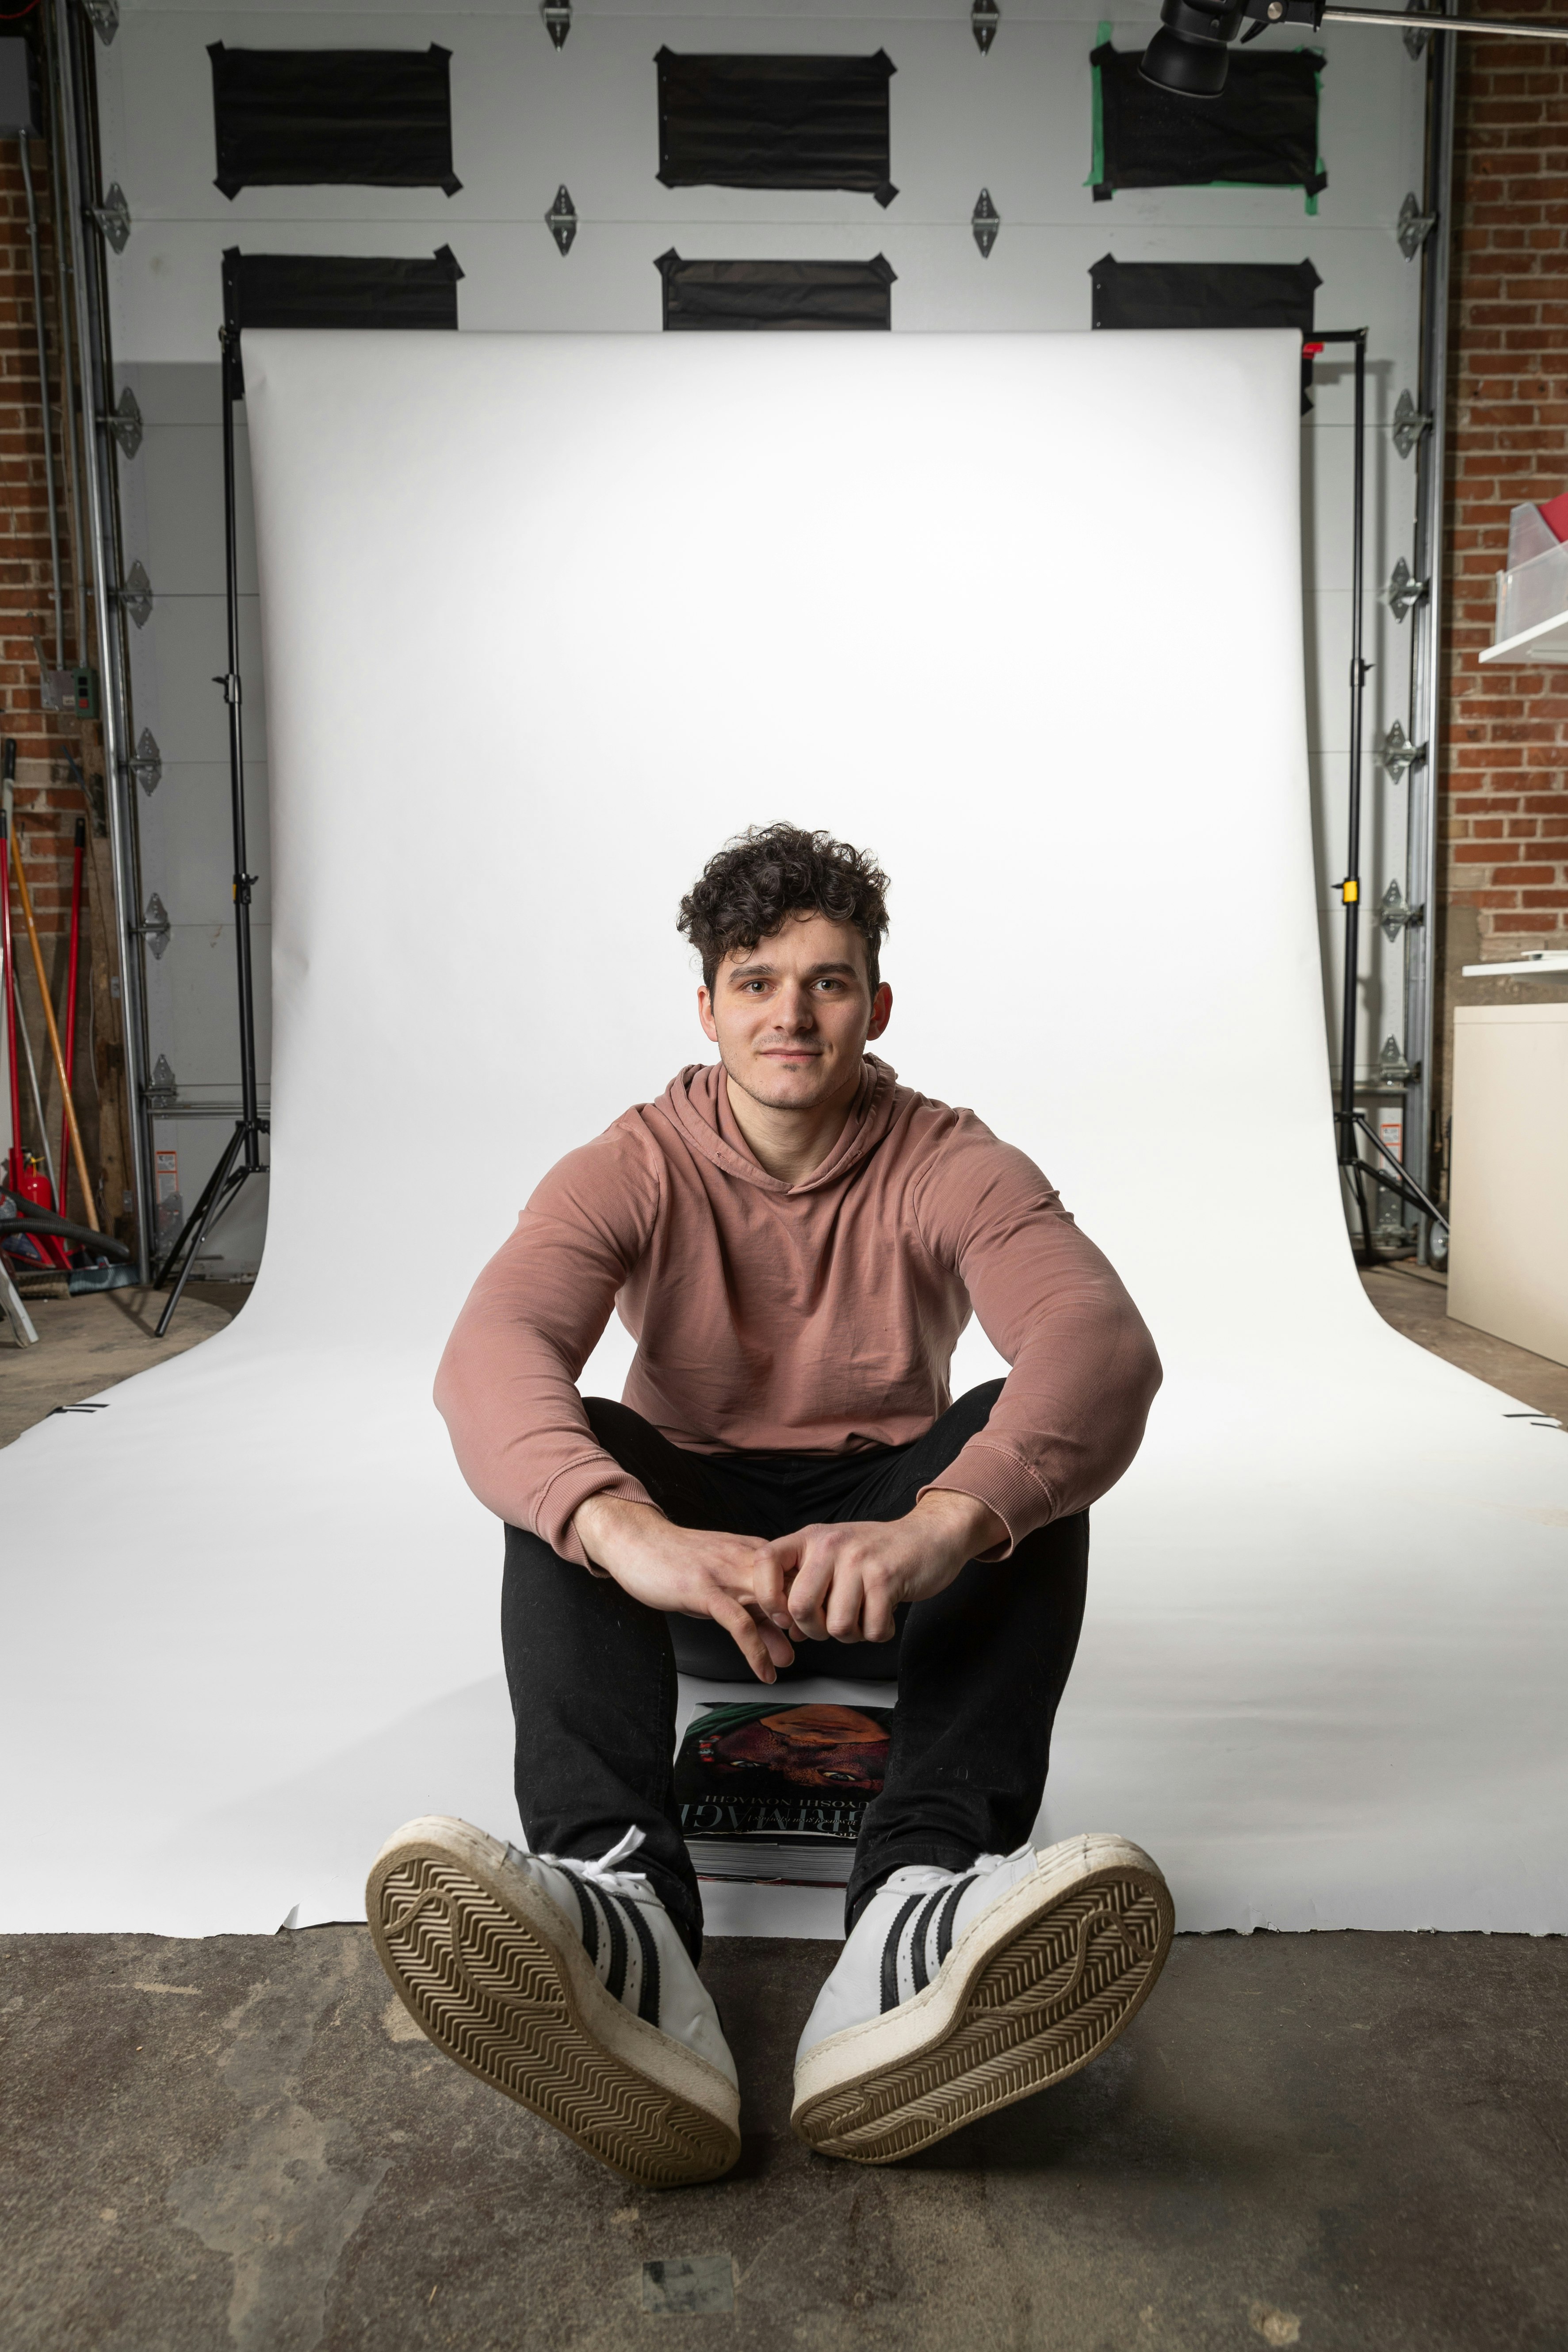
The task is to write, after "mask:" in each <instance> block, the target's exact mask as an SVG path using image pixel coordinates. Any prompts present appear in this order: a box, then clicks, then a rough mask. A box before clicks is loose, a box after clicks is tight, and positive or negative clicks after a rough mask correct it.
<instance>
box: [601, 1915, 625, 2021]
mask: <svg viewBox="0 0 1568 2352" xmlns="http://www.w3.org/2000/svg"><path fill="white" fill-rule="evenodd" d="M599 1900H600V1902H601V1903H602V1904H603V1905H604V1906H605V1920H606V1922H607V1923H608V1926H609V1930H610V1973H609V1975H608V1976H607V1977H606V1978H605V1991H606V1992H607V1993H608V1994H609V1996H610V1999H611V2000H619V1999H620V1997H621V1995H622V1993H623V1992H624V1991H625V1990H626V1929H625V1927H622V1925H621V1920H620V1906H619V1905H618V1904H617V1903H616V1898H615V1896H614V1895H600V1897H599Z"/></svg>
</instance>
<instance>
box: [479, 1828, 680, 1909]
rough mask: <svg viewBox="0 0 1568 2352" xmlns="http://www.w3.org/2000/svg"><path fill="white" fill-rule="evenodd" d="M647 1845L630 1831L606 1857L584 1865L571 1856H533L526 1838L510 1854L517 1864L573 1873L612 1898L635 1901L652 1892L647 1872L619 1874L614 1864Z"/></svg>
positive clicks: (641, 1837) (557, 1854)
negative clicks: (542, 1865) (625, 1897)
mask: <svg viewBox="0 0 1568 2352" xmlns="http://www.w3.org/2000/svg"><path fill="white" fill-rule="evenodd" d="M646 1844H647V1839H646V1837H645V1836H644V1835H643V1832H642V1831H641V1830H639V1829H637V1828H636V1827H633V1828H631V1829H629V1830H627V1832H626V1835H625V1836H624V1837H623V1838H620V1839H618V1840H617V1842H616V1844H614V1845H613V1846H612V1847H611V1848H610V1851H609V1853H602V1854H600V1856H599V1858H598V1860H597V1861H596V1862H583V1861H581V1860H580V1859H579V1858H578V1856H577V1855H576V1854H572V1853H566V1854H563V1853H534V1851H533V1849H532V1847H531V1845H530V1844H529V1843H528V1840H527V1838H526V1837H525V1838H524V1839H523V1841H522V1843H521V1846H516V1845H514V1846H511V1847H510V1848H509V1851H510V1853H511V1854H512V1855H513V1856H514V1858H515V1859H516V1860H517V1861H519V1862H524V1861H531V1862H544V1863H548V1864H549V1865H550V1867H551V1869H552V1870H568V1871H574V1872H575V1874H576V1875H577V1876H578V1877H579V1878H588V1879H591V1880H592V1881H593V1883H594V1885H595V1886H602V1887H604V1888H605V1890H606V1891H607V1892H608V1893H609V1894H611V1895H630V1896H631V1897H632V1898H633V1899H634V1900H635V1899H636V1897H637V1896H638V1895H647V1894H649V1893H650V1892H651V1891H652V1888H651V1882H650V1880H649V1878H648V1876H647V1872H646V1871H641V1870H620V1869H617V1868H616V1864H618V1863H623V1862H625V1861H626V1857H627V1855H628V1854H634V1853H636V1852H637V1848H638V1846H639V1845H646Z"/></svg>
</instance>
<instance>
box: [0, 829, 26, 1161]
mask: <svg viewBox="0 0 1568 2352" xmlns="http://www.w3.org/2000/svg"><path fill="white" fill-rule="evenodd" d="M10 836H11V828H10V826H9V824H7V823H6V820H5V811H4V809H0V891H3V892H4V893H5V896H4V898H0V955H3V956H4V957H5V1074H6V1076H7V1077H8V1079H9V1080H10V1092H11V1150H10V1152H9V1154H8V1155H7V1157H8V1160H9V1163H10V1164H9V1165H8V1166H7V1168H6V1171H5V1178H6V1181H7V1182H8V1183H11V1184H17V1183H19V1182H20V1180H21V1174H22V1075H21V1072H20V1070H19V1069H18V1068H17V1066H16V950H15V946H14V944H13V941H12V938H11V837H10Z"/></svg>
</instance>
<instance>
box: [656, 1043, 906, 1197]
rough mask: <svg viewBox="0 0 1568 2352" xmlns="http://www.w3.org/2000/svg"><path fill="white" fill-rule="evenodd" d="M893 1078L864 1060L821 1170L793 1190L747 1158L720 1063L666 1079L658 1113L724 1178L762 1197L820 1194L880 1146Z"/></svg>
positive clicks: (871, 1058)
mask: <svg viewBox="0 0 1568 2352" xmlns="http://www.w3.org/2000/svg"><path fill="white" fill-rule="evenodd" d="M898 1077H899V1074H898V1072H897V1071H896V1070H895V1069H893V1068H892V1067H891V1066H890V1065H889V1064H888V1063H887V1062H881V1061H879V1060H878V1058H877V1056H876V1055H875V1054H867V1055H864V1056H863V1058H862V1061H861V1066H860V1083H859V1085H858V1087H857V1088H856V1091H855V1098H854V1100H853V1102H851V1104H850V1106H849V1116H848V1117H847V1119H846V1120H845V1122H844V1125H843V1128H842V1129H841V1130H840V1132H839V1136H838V1139H837V1142H836V1143H835V1144H834V1147H833V1149H832V1150H831V1151H830V1152H829V1153H828V1155H827V1157H826V1160H824V1161H823V1162H822V1165H821V1166H820V1167H819V1168H814V1169H813V1170H812V1171H811V1174H810V1175H809V1176H805V1177H803V1178H802V1179H801V1181H800V1182H799V1183H798V1184H786V1183H785V1182H784V1180H783V1178H782V1177H779V1176H770V1175H769V1173H768V1171H767V1170H766V1169H765V1168H764V1167H763V1166H762V1164H761V1163H760V1161H758V1160H755V1159H754V1158H753V1157H752V1150H751V1147H750V1146H749V1144H748V1143H747V1141H746V1139H745V1137H744V1136H743V1135H742V1132H741V1130H740V1128H739V1127H738V1126H737V1125H736V1123H735V1114H734V1112H733V1111H732V1110H731V1108H730V1098H729V1093H728V1090H727V1088H726V1087H725V1084H724V1065H723V1064H722V1062H689V1063H688V1064H687V1066H686V1067H685V1069H683V1070H681V1071H680V1072H679V1074H678V1075H677V1076H675V1077H673V1078H671V1080H670V1082H669V1084H668V1087H666V1088H665V1090H664V1092H663V1094H662V1095H661V1096H660V1097H659V1099H658V1106H657V1108H658V1109H660V1110H662V1111H663V1112H664V1114H665V1116H666V1117H667V1118H668V1119H669V1120H670V1122H671V1124H672V1125H673V1126H674V1127H675V1129H677V1131H678V1132H679V1135H680V1136H681V1137H682V1138H683V1139H684V1140H685V1141H686V1142H687V1143H689V1145H690V1147H691V1149H692V1150H694V1151H700V1153H701V1154H702V1156H703V1158H704V1159H705V1160H711V1161H712V1163H713V1165H714V1167H715V1168H721V1169H722V1170H723V1171H724V1173H725V1175H726V1176H736V1177H739V1178H740V1180H741V1181H742V1183H745V1184H759V1185H761V1187H762V1188H763V1191H764V1192H789V1193H796V1192H825V1191H826V1188H827V1186H828V1185H830V1184H837V1183H841V1182H842V1181H844V1179H845V1178H846V1177H847V1176H849V1175H851V1174H852V1173H853V1172H854V1171H855V1170H857V1169H858V1168H859V1167H860V1166H862V1165H863V1163H864V1162H865V1160H867V1159H868V1157H869V1155H870V1154H871V1153H872V1152H873V1151H874V1150H876V1148H877V1146H878V1145H879V1143H880V1142H881V1140H882V1139H883V1137H884V1136H885V1135H886V1134H887V1132H888V1129H889V1128H890V1127H891V1125H892V1123H893V1113H894V1109H895V1107H896V1106H895V1092H896V1089H897V1087H898Z"/></svg>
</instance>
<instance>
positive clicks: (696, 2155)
mask: <svg viewBox="0 0 1568 2352" xmlns="http://www.w3.org/2000/svg"><path fill="white" fill-rule="evenodd" d="M642 1842H643V1839H642V1832H641V1831H640V1830H635V1829H634V1830H628V1831H627V1832H626V1836H625V1837H624V1838H622V1840H621V1842H620V1843H619V1844H618V1845H617V1846H616V1847H614V1848H613V1849H612V1851H611V1852H610V1853H607V1854H605V1856H604V1857H603V1859H602V1860H601V1861H598V1862H575V1861H563V1860H561V1859H559V1858H558V1857H557V1856H555V1855H553V1854H533V1853H519V1851H518V1849H517V1848H516V1847H515V1846H511V1845H503V1844H502V1843H500V1840H499V1839H497V1838H492V1837H487V1836H486V1835H485V1833H484V1832H483V1831H482V1830H476V1829H470V1827H469V1826H468V1822H458V1821H453V1820H451V1819H450V1818H449V1817H448V1816H447V1815H445V1814H430V1815H426V1817H425V1818H424V1819H423V1820H421V1821H416V1822H408V1823H407V1824H406V1825H405V1827H404V1828H403V1829H400V1830H398V1831H397V1832H395V1835H393V1836H392V1837H389V1838H388V1839H387V1841H386V1843H385V1844H384V1846H383V1847H382V1849H381V1852H380V1853H378V1854H377V1855H376V1858H375V1860H374V1863H373V1864H372V1865H371V1873H370V1881H369V1884H368V1885H367V1886H366V1888H365V1910H366V1913H367V1915H368V1916H369V1919H370V1932H371V1935H372V1937H373V1938H374V1943H375V1948H376V1953H377V1956H378V1958H380V1961H381V1964H382V1966H383V1968H384V1969H385V1970H386V1973H387V1975H388V1976H389V1977H390V1978H391V1979H392V1981H393V1983H394V1984H395V1986H396V1988H397V1990H398V1992H399V1993H400V1994H401V1995H402V1997H403V2000H404V2001H405V2004H406V2005H407V2007H408V2008H409V2009H410V2010H411V2011H413V2013H414V2016H415V2018H416V2020H417V2021H418V2023H419V2025H420V2026H421V2027H422V2028H423V2030H424V2032H426V2034H427V2035H428V2036H429V2038H430V2040H431V2041H432V2042H435V2043H436V2045H437V2049H440V2050H444V2051H445V2052H446V2053H447V2056H448V2057H449V2058H455V2059H456V2060H457V2062H458V2065H459V2066H466V2067H467V2068H468V2072H469V2074H477V2075H478V2076H479V2079H480V2081H481V2082H485V2083H489V2084H493V2085H494V2087H495V2088H496V2089H497V2090H498V2091H504V2092H505V2093H506V2094H507V2095H508V2097H509V2098H513V2099H517V2100H520V2101H521V2104H522V2105H524V2106H525V2107H530V2108H531V2109H532V2111H533V2113H534V2114H535V2115H536V2116H543V2118H544V2120H545V2122H546V2123H551V2124H553V2125H555V2126H556V2128H557V2129H558V2130H560V2131H563V2132H565V2133H566V2134H567V2135H568V2137H570V2138H572V2139H574V2140H575V2141H576V2142H577V2144H578V2146H579V2147H585V2148H586V2149H587V2150H588V2152H589V2154H590V2155H591V2156H596V2157H598V2158H599V2159H600V2161H601V2162H602V2163H605V2164H608V2165H613V2166H614V2167H615V2168H616V2171H617V2172H624V2173H626V2174H628V2175H629V2176H630V2178H631V2179H633V2180H635V2181H637V2182H638V2183H639V2184H640V2185H641V2186H642V2187H644V2188H647V2189H674V2188H679V2186H681V2185H682V2184H683V2183H685V2182H688V2181H694V2180H716V2179H718V2178H719V2176H720V2175H721V2173H725V2172H728V2171H729V2169H730V2168H731V2165H732V2164H733V2163H734V2161H735V2159H736V2158H737V2157H738V2156H739V2155H740V2152H741V2137H740V2130H739V2124H740V2110H741V2098H740V2091H739V2088H738V2086H737V2083H736V2078H735V2062H734V2060H733V2059H732V2058H731V2055H730V2050H729V2045H728V2043H727V2042H725V2040H724V2035H723V2031H722V2028H721V2025H720V2023H719V2012H718V2011H717V2010H716V2009H715V2008H714V2006H713V2003H712V2001H711V2000H710V1997H709V1995H708V1992H707V1990H706V1989H705V1988H704V1986H703V1984H702V1982H701V1979H700V1978H699V1976H698V1974H697V1970H696V1969H695V1968H693V1966H692V1964H691V1956H690V1954H689V1952H688V1950H687V1948H686V1946H685V1945H684V1944H683V1943H682V1941H681V1939H680V1937H679V1933H678V1932H677V1929H676V1927H675V1923H674V1921H673V1920H672V1919H671V1918H670V1916H669V1914H668V1911H667V1910H666V1909H665V1907H664V1905H663V1904H662V1903H661V1902H660V1901H659V1899H658V1895H656V1894H655V1893H654V1891H653V1888H652V1886H651V1885H649V1883H648V1881H647V1878H645V1877H644V1876H643V1874H642V1873H641V1872H640V1871H628V1870H622V1869H617V1867H616V1864H619V1863H622V1862H624V1861H625V1860H626V1857H627V1856H628V1855H629V1854H631V1853H634V1852H635V1851H636V1849H637V1847H638V1846H639V1845H641V1843H642Z"/></svg>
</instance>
